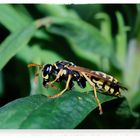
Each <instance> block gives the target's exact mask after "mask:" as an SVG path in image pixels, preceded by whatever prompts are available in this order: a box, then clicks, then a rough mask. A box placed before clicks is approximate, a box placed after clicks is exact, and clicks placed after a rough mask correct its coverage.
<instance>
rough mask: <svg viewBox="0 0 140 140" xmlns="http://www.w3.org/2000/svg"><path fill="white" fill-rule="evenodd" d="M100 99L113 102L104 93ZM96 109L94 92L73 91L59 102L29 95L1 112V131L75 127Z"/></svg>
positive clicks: (60, 98) (41, 96)
mask: <svg viewBox="0 0 140 140" xmlns="http://www.w3.org/2000/svg"><path fill="white" fill-rule="evenodd" d="M99 98H100V100H101V102H102V103H103V102H106V101H109V100H112V99H113V97H110V96H106V95H102V94H99ZM96 107H97V104H96V101H95V99H94V97H93V93H88V94H87V93H79V92H75V91H69V92H66V93H65V94H64V95H62V96H60V97H59V98H56V99H48V98H47V97H46V96H43V95H34V96H29V97H25V98H21V99H17V100H15V101H13V102H11V103H8V104H7V105H5V106H3V107H2V108H1V109H0V128H48V129H49V128H53V129H55V128H59V129H60V128H74V127H76V126H77V125H78V124H79V123H80V122H81V121H82V120H83V119H84V118H85V117H86V116H87V115H88V114H89V113H90V112H91V111H92V110H93V109H95V108H96ZM96 115H97V116H98V115H99V114H98V113H97V114H96ZM93 119H94V116H93Z"/></svg>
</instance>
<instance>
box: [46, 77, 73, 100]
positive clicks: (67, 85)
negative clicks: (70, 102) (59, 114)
mask: <svg viewBox="0 0 140 140" xmlns="http://www.w3.org/2000/svg"><path fill="white" fill-rule="evenodd" d="M70 80H71V75H69V76H68V80H67V83H66V87H65V89H63V90H62V91H61V92H60V93H58V94H56V95H53V96H49V97H48V98H56V97H59V96H61V95H62V94H63V93H64V92H65V91H66V90H67V89H68V88H69V83H70Z"/></svg>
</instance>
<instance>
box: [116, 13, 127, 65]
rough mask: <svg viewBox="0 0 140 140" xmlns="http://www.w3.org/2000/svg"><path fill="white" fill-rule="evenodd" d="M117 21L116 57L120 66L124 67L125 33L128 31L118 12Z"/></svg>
mask: <svg viewBox="0 0 140 140" xmlns="http://www.w3.org/2000/svg"><path fill="white" fill-rule="evenodd" d="M116 16H117V21H118V34H117V36H116V56H117V59H118V61H119V64H120V66H121V67H122V68H123V67H124V66H125V59H126V53H127V31H129V30H130V28H129V27H128V26H125V23H124V18H123V16H122V15H121V13H120V12H116Z"/></svg>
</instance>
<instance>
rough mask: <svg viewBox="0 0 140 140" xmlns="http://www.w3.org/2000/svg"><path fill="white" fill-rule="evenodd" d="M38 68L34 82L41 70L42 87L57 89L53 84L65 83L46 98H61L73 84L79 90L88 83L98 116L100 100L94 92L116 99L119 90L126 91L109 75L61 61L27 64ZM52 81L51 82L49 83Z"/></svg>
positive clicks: (119, 93)
mask: <svg viewBox="0 0 140 140" xmlns="http://www.w3.org/2000/svg"><path fill="white" fill-rule="evenodd" d="M36 66H38V67H39V70H38V71H37V73H36V81H37V78H38V76H39V72H40V70H41V69H42V78H43V86H44V87H48V86H52V87H53V88H55V89H57V88H56V87H55V86H54V85H53V83H54V82H61V81H65V82H66V85H65V88H64V89H63V90H62V91H61V92H59V93H58V94H55V95H53V96H49V97H48V98H56V97H59V96H61V95H62V94H63V93H64V92H65V91H66V90H70V89H72V87H74V84H75V83H74V82H77V84H78V85H79V86H80V87H81V88H85V87H86V82H88V83H89V84H90V85H91V87H92V88H93V93H94V96H95V99H96V101H97V104H98V107H99V111H100V114H102V113H103V111H102V107H101V103H100V100H99V99H98V96H97V92H96V90H98V91H100V92H101V93H105V94H107V95H112V96H116V97H120V96H121V90H127V88H126V87H124V86H122V85H121V84H120V83H119V82H118V80H117V79H115V78H113V77H112V76H110V75H107V74H105V73H103V72H100V71H95V70H90V69H87V68H84V67H80V66H76V65H75V64H74V63H72V62H69V61H66V60H62V61H57V62H56V63H55V64H46V65H39V64H29V65H28V67H36ZM51 79H52V81H51Z"/></svg>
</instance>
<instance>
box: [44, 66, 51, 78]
mask: <svg viewBox="0 0 140 140" xmlns="http://www.w3.org/2000/svg"><path fill="white" fill-rule="evenodd" d="M51 72H52V65H51V64H46V65H45V66H44V67H43V69H42V76H43V77H44V78H45V79H48V78H47V77H48V76H49V74H51Z"/></svg>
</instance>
